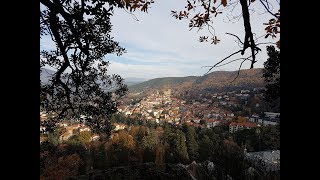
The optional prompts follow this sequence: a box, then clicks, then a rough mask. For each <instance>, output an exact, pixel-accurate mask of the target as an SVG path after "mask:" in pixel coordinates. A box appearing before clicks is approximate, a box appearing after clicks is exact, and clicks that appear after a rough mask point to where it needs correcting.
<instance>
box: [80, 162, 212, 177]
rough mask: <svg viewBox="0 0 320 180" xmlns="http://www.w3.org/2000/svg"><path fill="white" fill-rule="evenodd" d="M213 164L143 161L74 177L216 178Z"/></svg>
mask: <svg viewBox="0 0 320 180" xmlns="http://www.w3.org/2000/svg"><path fill="white" fill-rule="evenodd" d="M214 171H215V166H214V164H213V163H212V162H210V161H205V162H203V163H196V162H192V163H191V164H189V165H183V164H165V165H161V166H158V165H156V164H155V163H144V164H136V165H130V166H121V167H113V168H109V169H107V170H94V171H92V172H90V173H89V174H88V175H86V176H80V177H78V178H74V179H79V180H81V179H89V180H109V179H110V180H111V179H112V180H118V179H119V180H120V179H129V180H131V179H132V180H133V179H135V180H136V179H141V180H142V179H150V180H167V179H168V180H171V179H172V180H175V179H179V180H201V179H206V180H211V179H212V180H216V179H217V178H215V176H214V175H213V174H214Z"/></svg>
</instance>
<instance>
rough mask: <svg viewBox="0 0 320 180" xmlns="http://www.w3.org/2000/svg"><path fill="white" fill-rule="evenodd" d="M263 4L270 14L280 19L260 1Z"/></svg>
mask: <svg viewBox="0 0 320 180" xmlns="http://www.w3.org/2000/svg"><path fill="white" fill-rule="evenodd" d="M260 2H261V4H262V5H263V6H264V8H265V9H266V10H267V11H268V13H270V14H271V15H273V16H274V17H276V18H278V17H277V16H276V15H275V14H273V13H272V12H271V11H270V10H269V8H268V7H267V6H266V5H265V4H264V3H263V2H262V0H260Z"/></svg>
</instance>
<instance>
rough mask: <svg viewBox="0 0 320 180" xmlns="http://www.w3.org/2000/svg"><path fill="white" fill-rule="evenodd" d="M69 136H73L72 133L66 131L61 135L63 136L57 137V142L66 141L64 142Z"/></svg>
mask: <svg viewBox="0 0 320 180" xmlns="http://www.w3.org/2000/svg"><path fill="white" fill-rule="evenodd" d="M71 136H73V132H70V131H67V132H65V133H63V134H62V135H61V136H60V137H59V140H60V141H66V140H68V139H69V138H70V137H71Z"/></svg>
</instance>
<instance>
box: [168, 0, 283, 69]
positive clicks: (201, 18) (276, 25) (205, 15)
mask: <svg viewBox="0 0 320 180" xmlns="http://www.w3.org/2000/svg"><path fill="white" fill-rule="evenodd" d="M269 1H270V0H259V2H257V1H255V0H236V1H231V0H221V1H217V0H213V1H212V0H187V5H186V6H185V8H184V10H181V11H179V12H178V11H171V12H172V16H173V17H174V18H176V19H178V20H183V19H187V20H189V28H190V30H192V29H193V28H196V29H198V31H199V30H201V29H204V28H206V29H207V30H208V33H209V35H208V36H200V38H199V41H200V42H211V44H218V43H219V42H220V39H219V38H218V37H217V36H216V33H215V25H214V19H215V18H216V17H217V16H220V15H221V14H223V13H226V12H228V11H231V12H232V11H234V9H235V8H237V7H238V6H239V5H240V6H241V14H240V15H238V16H233V17H231V18H229V17H228V19H229V20H230V19H231V20H234V19H240V18H241V17H242V19H243V23H244V24H243V25H244V30H245V31H244V38H243V40H241V38H240V37H239V35H236V34H231V33H228V32H226V34H228V35H231V36H233V37H235V38H236V39H237V42H238V44H239V47H240V49H239V50H238V51H235V52H233V53H231V54H230V55H228V56H226V57H225V58H223V59H222V60H221V61H219V62H217V63H216V64H214V65H213V66H208V67H209V71H208V72H210V71H211V70H212V69H213V68H214V67H219V66H223V65H226V64H229V63H232V62H234V61H238V60H242V63H241V65H240V67H239V69H240V68H241V66H242V64H243V62H245V61H251V66H250V68H253V67H254V64H255V63H256V62H257V60H256V55H257V54H258V53H259V51H261V49H260V48H259V45H260V44H266V43H257V42H256V41H257V38H254V34H255V33H254V32H253V31H252V28H251V22H250V16H251V14H250V11H251V10H252V9H250V8H251V7H250V5H251V4H252V3H260V4H261V5H262V6H263V7H264V9H265V10H266V13H268V14H270V16H271V18H270V20H269V22H265V23H263V24H262V25H264V26H265V31H266V34H265V35H264V36H265V38H268V37H272V38H276V37H277V35H278V34H279V33H280V8H279V9H274V8H273V6H272V3H270V2H269ZM274 3H276V4H277V5H279V4H280V2H279V1H277V0H276V2H274ZM279 7H280V6H279ZM276 44H277V46H278V48H280V40H278V41H277V42H276ZM247 49H249V50H250V51H251V55H250V56H248V57H244V58H238V59H233V60H230V61H228V62H227V60H229V58H231V57H233V56H234V55H236V54H239V53H240V54H241V55H244V53H245V51H246V50H247Z"/></svg>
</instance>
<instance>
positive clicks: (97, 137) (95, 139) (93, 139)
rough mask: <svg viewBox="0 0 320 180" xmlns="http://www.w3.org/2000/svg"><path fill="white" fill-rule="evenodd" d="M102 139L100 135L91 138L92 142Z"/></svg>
mask: <svg viewBox="0 0 320 180" xmlns="http://www.w3.org/2000/svg"><path fill="white" fill-rule="evenodd" d="M99 139H100V136H99V135H98V134H93V135H92V136H91V141H97V140H99Z"/></svg>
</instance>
